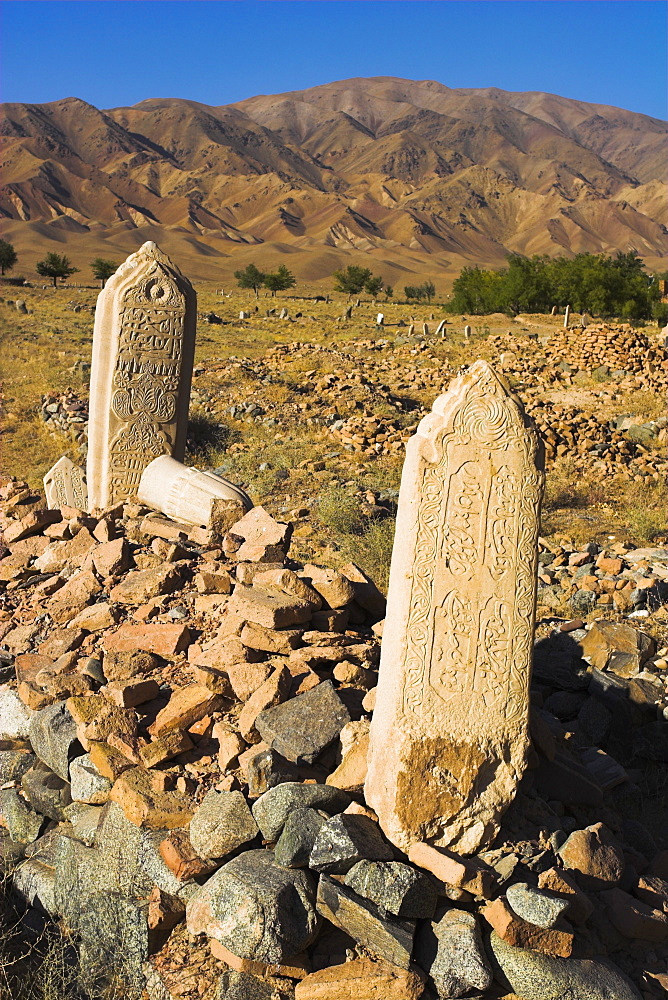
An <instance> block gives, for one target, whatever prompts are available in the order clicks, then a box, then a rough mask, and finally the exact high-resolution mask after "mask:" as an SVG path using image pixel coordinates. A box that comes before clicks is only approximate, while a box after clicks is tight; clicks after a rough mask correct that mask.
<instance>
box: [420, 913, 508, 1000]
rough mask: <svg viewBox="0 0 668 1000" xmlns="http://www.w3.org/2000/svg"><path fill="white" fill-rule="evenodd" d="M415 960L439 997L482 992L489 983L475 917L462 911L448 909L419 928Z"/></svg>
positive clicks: (487, 963) (449, 999) (490, 981)
mask: <svg viewBox="0 0 668 1000" xmlns="http://www.w3.org/2000/svg"><path fill="white" fill-rule="evenodd" d="M415 960H416V962H417V963H418V965H419V966H420V968H421V969H423V970H424V972H426V973H427V974H428V976H429V977H430V979H431V981H432V982H433V984H434V987H435V989H436V992H437V994H438V996H439V998H440V1000H451V998H453V1000H454V998H457V997H468V996H471V994H477V993H482V992H484V990H486V989H488V987H489V986H490V985H491V983H492V970H491V968H490V966H489V962H488V960H487V956H486V955H485V950H484V948H483V944H482V938H481V936H480V930H479V928H478V924H477V921H476V918H475V916H474V915H473V914H472V913H467V912H466V910H448V912H447V913H446V914H445V916H443V917H442V918H441V920H439V921H438V923H430V924H427V925H425V927H423V928H422V930H421V932H420V934H419V935H418V938H417V941H416V949H415Z"/></svg>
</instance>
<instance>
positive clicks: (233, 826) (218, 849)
mask: <svg viewBox="0 0 668 1000" xmlns="http://www.w3.org/2000/svg"><path fill="white" fill-rule="evenodd" d="M257 834H258V825H257V823H256V822H255V820H254V819H253V816H252V814H251V811H250V809H249V808H248V806H247V805H246V800H245V798H244V797H243V795H242V794H241V792H217V791H215V789H211V791H209V792H207V793H206V795H205V796H204V798H203V799H202V802H201V804H200V806H199V808H198V809H197V812H196V813H195V815H194V816H193V818H192V821H191V823H190V842H191V844H192V845H193V848H194V849H195V851H196V852H197V854H199V856H200V857H201V858H223V857H225V855H226V854H229V853H230V852H231V851H234V850H236V848H237V847H241V845H242V844H246V843H248V841H249V840H252V839H253V837H255V836H257Z"/></svg>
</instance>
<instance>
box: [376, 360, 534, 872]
mask: <svg viewBox="0 0 668 1000" xmlns="http://www.w3.org/2000/svg"><path fill="white" fill-rule="evenodd" d="M542 488H543V472H542V449H541V447H540V445H539V442H538V439H537V436H536V434H535V432H534V430H533V429H532V427H531V425H530V422H529V420H528V418H527V417H526V415H525V413H524V410H523V408H522V406H521V404H520V403H519V401H518V400H517V399H516V398H515V397H513V396H512V395H511V394H510V393H509V390H508V388H507V386H506V384H505V383H504V382H503V381H502V380H501V379H500V378H499V377H498V376H497V375H496V374H495V372H494V371H493V369H492V368H491V367H490V366H489V365H488V364H487V362H485V361H478V362H476V363H475V364H474V365H473V366H472V367H471V368H469V370H468V371H467V372H466V373H465V374H464V375H461V376H460V377H459V378H456V379H454V381H453V382H452V383H451V385H450V388H449V389H448V391H447V392H446V393H445V394H444V395H442V396H439V398H438V399H437V400H436V402H435V403H434V407H433V412H432V413H430V414H429V415H428V416H427V417H425V418H424V420H422V422H421V423H420V425H419V427H418V430H417V433H416V434H415V435H414V437H412V438H411V440H410V441H409V442H408V445H407V448H406V461H405V465H404V471H403V476H402V481H401V492H400V496H399V511H398V517H397V528H396V538H395V542H394V550H393V553H392V566H391V572H390V585H389V594H388V602H387V617H386V620H385V631H384V634H383V643H382V654H381V664H380V673H379V678H378V689H377V697H376V708H375V710H374V714H373V721H372V723H371V744H370V754H369V772H368V777H367V781H366V787H365V792H366V798H367V802H368V803H369V805H371V806H372V807H373V809H375V811H376V813H377V814H378V817H379V819H380V825H381V827H382V829H383V830H384V831H385V833H386V835H387V836H388V837H389V839H390V840H391V841H392V842H393V843H394V844H396V845H397V846H398V847H400V848H402V849H403V850H407V849H408V847H409V846H410V845H411V844H412V843H415V842H416V841H429V842H430V843H432V844H435V845H437V846H441V847H448V846H450V847H452V848H453V849H454V850H458V851H461V852H464V853H468V852H472V851H475V850H476V849H477V848H478V847H479V846H480V845H481V844H483V843H486V842H488V841H489V840H490V839H491V838H492V837H493V836H494V834H495V833H496V831H497V829H498V823H499V818H500V816H501V814H502V813H503V811H504V810H505V808H506V807H507V806H508V805H509V804H510V802H511V801H512V798H513V796H514V794H515V791H516V789H517V784H518V782H519V780H520V778H521V776H522V773H523V771H524V768H525V765H526V754H527V749H528V735H527V733H528V702H529V680H530V673H531V655H532V648H533V626H534V614H535V603H536V563H537V538H538V516H539V508H540V500H541V495H542Z"/></svg>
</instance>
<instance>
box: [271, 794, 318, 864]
mask: <svg viewBox="0 0 668 1000" xmlns="http://www.w3.org/2000/svg"><path fill="white" fill-rule="evenodd" d="M324 822H325V814H324V813H321V812H318V811H317V810H316V809H308V808H306V809H295V810H294V812H291V813H290V815H289V816H288V818H287V820H286V821H285V825H284V827H283V830H282V831H281V835H280V837H279V838H278V843H277V844H276V847H275V849H274V860H275V862H276V864H277V865H281V866H282V867H283V868H307V867H308V865H309V858H310V856H311V851H312V850H313V845H314V843H315V841H316V838H317V836H318V833H319V832H320V829H321V827H322V826H323V824H324Z"/></svg>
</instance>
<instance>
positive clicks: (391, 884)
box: [343, 860, 438, 920]
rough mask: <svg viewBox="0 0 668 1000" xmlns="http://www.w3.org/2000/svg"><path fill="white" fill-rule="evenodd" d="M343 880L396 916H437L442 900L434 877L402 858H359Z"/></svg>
mask: <svg viewBox="0 0 668 1000" xmlns="http://www.w3.org/2000/svg"><path fill="white" fill-rule="evenodd" d="M343 881H344V883H345V884H346V885H347V886H349V887H350V888H351V889H354V891H355V892H356V893H358V894H359V895H360V896H365V897H366V898H367V899H370V900H371V901H372V902H373V903H376V905H377V906H378V907H380V909H381V910H384V911H385V912H387V913H392V914H394V916H395V917H411V918H413V919H420V918H422V919H427V920H429V919H431V918H432V917H433V916H434V912H435V910H436V903H437V901H438V891H437V889H436V885H435V883H434V880H433V879H432V878H430V877H429V875H427V874H425V872H420V871H417V869H415V868H411V866H410V865H405V864H403V863H402V862H401V861H366V860H365V861H359V862H358V863H357V864H356V865H354V866H353V867H352V868H351V869H350V871H349V872H348V874H347V875H346V877H345V878H344V880H343Z"/></svg>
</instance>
